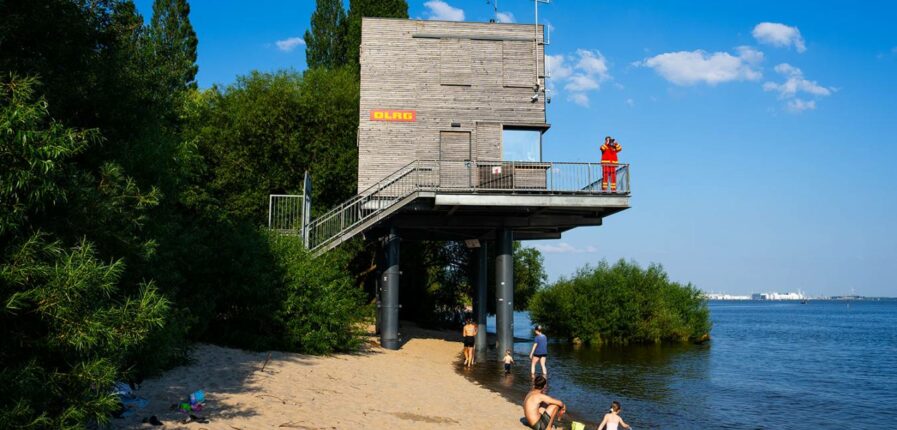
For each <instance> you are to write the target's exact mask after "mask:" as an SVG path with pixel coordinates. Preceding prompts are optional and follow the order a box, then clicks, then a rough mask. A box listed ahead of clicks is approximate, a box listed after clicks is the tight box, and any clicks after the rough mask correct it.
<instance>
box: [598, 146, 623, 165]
mask: <svg viewBox="0 0 897 430" xmlns="http://www.w3.org/2000/svg"><path fill="white" fill-rule="evenodd" d="M622 150H623V147H622V146H620V144H619V143H616V142H614V143H611V144H610V145H608V144H604V145H601V162H602V163H610V164H617V153H618V152H620V151H622Z"/></svg>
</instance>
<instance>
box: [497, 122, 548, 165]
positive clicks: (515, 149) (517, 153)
mask: <svg viewBox="0 0 897 430" xmlns="http://www.w3.org/2000/svg"><path fill="white" fill-rule="evenodd" d="M501 159H502V161H542V132H541V131H539V130H515V129H505V130H503V131H502V135H501Z"/></svg>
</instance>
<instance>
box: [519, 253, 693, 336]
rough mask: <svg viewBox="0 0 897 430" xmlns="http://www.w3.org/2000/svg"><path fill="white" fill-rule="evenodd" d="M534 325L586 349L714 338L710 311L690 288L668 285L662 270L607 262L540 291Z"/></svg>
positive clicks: (533, 306) (532, 304)
mask: <svg viewBox="0 0 897 430" xmlns="http://www.w3.org/2000/svg"><path fill="white" fill-rule="evenodd" d="M530 315H531V317H532V319H533V322H535V323H537V324H541V325H542V326H544V327H545V330H546V331H547V332H549V333H553V334H554V335H555V336H559V337H565V338H567V339H569V340H571V341H574V340H575V341H581V342H583V343H587V344H597V345H600V344H605V343H612V344H628V343H661V342H687V341H695V340H701V339H702V338H703V337H704V336H705V335H708V334H709V333H710V328H711V323H710V311H709V310H708V308H707V302H706V300H705V299H704V298H703V296H702V294H701V292H700V291H699V290H698V289H697V288H695V287H694V286H692V285H691V284H687V285H682V284H679V283H676V282H672V281H670V280H669V278H668V276H667V274H666V272H664V270H663V268H662V267H661V266H659V265H651V266H649V267H648V268H647V269H643V268H641V267H640V266H639V265H638V264H636V263H631V262H626V261H623V260H620V261H618V262H617V263H616V264H614V265H610V264H609V263H607V262H606V261H602V262H601V263H599V264H598V266H596V267H592V266H586V267H583V268H581V269H579V270H578V271H577V272H576V274H575V275H573V276H572V277H571V278H569V279H568V278H562V279H561V280H559V281H557V282H555V283H554V284H552V285H550V286H548V287H546V288H544V289H542V290H540V291H539V292H537V293H536V295H535V296H534V297H533V299H532V301H531V302H530Z"/></svg>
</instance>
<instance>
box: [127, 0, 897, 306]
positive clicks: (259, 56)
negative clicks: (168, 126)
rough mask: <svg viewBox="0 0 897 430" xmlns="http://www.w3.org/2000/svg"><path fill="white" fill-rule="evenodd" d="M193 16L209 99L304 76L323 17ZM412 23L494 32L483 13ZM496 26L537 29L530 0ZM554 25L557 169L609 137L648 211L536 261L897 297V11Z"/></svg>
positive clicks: (632, 5) (728, 286)
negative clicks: (253, 81)
mask: <svg viewBox="0 0 897 430" xmlns="http://www.w3.org/2000/svg"><path fill="white" fill-rule="evenodd" d="M137 4H138V7H139V9H140V10H141V11H142V12H143V13H144V14H145V15H146V16H147V17H148V16H149V14H150V13H151V1H149V0H139V1H137ZM191 6H192V14H191V19H192V21H193V24H194V27H195V28H196V31H197V33H198V35H199V41H200V42H199V75H198V80H199V83H200V86H201V87H209V86H211V85H212V84H214V83H218V84H228V83H231V82H233V81H234V78H235V77H236V76H237V75H240V74H246V73H248V72H249V71H251V70H254V69H258V70H263V71H271V70H277V69H280V68H293V69H296V70H303V69H304V68H305V52H304V46H303V45H302V43H301V40H300V39H299V38H300V37H301V36H302V34H303V33H304V32H305V30H306V29H307V27H308V25H309V24H308V23H309V18H310V16H311V12H312V10H313V9H314V1H312V0H303V1H300V2H296V1H269V0H266V1H256V2H253V4H252V6H251V7H250V6H247V3H246V2H239V1H212V0H204V1H193V2H191ZM409 6H410V15H411V16H412V17H414V18H420V19H429V18H441V19H463V20H466V21H486V20H488V19H490V18H492V17H493V13H492V7H491V6H490V5H488V4H486V2H485V1H484V0H446V1H426V2H425V1H422V0H410V1H409ZM499 11H500V12H501V13H502V15H501V19H505V20H507V19H513V20H514V21H515V22H521V23H531V22H533V3H532V1H531V0H499ZM539 16H540V22H542V23H548V24H550V26H551V27H552V28H553V30H552V32H551V45H550V46H549V47H548V49H547V53H548V54H549V55H550V56H551V57H550V63H551V65H552V75H553V79H552V81H551V83H550V85H551V88H552V89H553V97H552V103H551V105H550V106H549V122H550V123H551V124H552V128H551V130H550V131H549V132H548V133H547V134H546V135H545V144H544V148H543V151H544V159H545V160H552V161H594V160H596V159H598V157H599V154H598V146H599V139H600V138H602V137H603V136H605V135H607V134H611V135H613V136H615V137H617V139H618V140H619V141H620V142H621V143H622V145H623V148H624V150H623V152H622V153H621V154H620V155H621V159H622V161H623V162H628V163H631V164H632V190H633V195H632V209H629V210H627V211H625V212H623V213H620V214H617V215H614V216H612V217H609V218H607V219H605V223H604V225H603V226H602V227H595V228H581V229H577V230H574V231H572V232H570V233H567V234H566V235H565V236H564V238H563V239H561V240H558V241H541V242H531V243H529V245H533V246H537V247H539V248H540V249H542V251H543V253H544V255H545V261H546V267H547V270H548V272H549V276H550V277H551V279H552V280H554V279H557V278H558V277H560V276H565V275H569V274H571V273H572V272H573V271H575V270H576V268H577V267H580V266H582V265H583V264H586V263H595V262H597V261H600V260H602V259H607V260H617V259H620V258H625V259H632V260H635V261H638V262H640V263H642V264H647V263H651V262H656V263H660V264H662V265H663V266H664V267H665V268H666V269H667V271H668V273H669V274H670V277H671V278H672V279H674V280H678V281H682V282H692V283H693V284H695V285H697V286H698V287H700V288H702V289H704V290H706V291H716V292H728V293H736V294H747V293H751V292H760V291H786V290H787V291H791V290H797V289H801V290H804V291H806V292H808V293H810V294H826V295H831V294H844V293H850V292H851V290H855V291H856V293H857V294H865V295H890V296H897V270H894V269H897V267H895V266H897V185H895V182H897V169H895V163H897V137H895V136H897V84H895V82H897V79H895V76H897V27H895V26H894V25H893V22H894V19H895V18H897V4H892V3H889V2H849V1H843V2H836V1H825V2H816V1H804V2H799V1H792V2H782V1H751V2H719V1H695V2H688V3H686V2H670V1H642V2H637V3H636V2H610V1H572V0H554V1H552V3H551V4H549V5H542V6H540V13H539ZM278 42H279V43H278Z"/></svg>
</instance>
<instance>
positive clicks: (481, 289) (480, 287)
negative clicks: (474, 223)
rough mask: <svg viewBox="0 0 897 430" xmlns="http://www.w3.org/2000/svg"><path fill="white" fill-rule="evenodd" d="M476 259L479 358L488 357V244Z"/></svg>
mask: <svg viewBox="0 0 897 430" xmlns="http://www.w3.org/2000/svg"><path fill="white" fill-rule="evenodd" d="M474 258H476V268H477V270H476V280H475V281H474V286H475V287H476V295H475V300H474V308H473V313H474V316H473V318H474V319H475V320H476V322H477V328H478V330H477V338H476V344H475V346H476V353H477V356H478V357H482V356H485V355H486V283H487V278H488V271H487V266H488V259H487V257H486V242H482V243H481V244H480V247H479V248H477V249H476V252H474Z"/></svg>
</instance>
